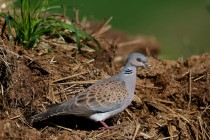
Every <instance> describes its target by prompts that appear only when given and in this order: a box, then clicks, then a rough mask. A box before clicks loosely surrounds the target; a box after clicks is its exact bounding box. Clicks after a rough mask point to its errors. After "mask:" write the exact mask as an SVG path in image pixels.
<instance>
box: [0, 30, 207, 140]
mask: <svg viewBox="0 0 210 140" xmlns="http://www.w3.org/2000/svg"><path fill="white" fill-rule="evenodd" d="M87 30H88V28H87ZM89 30H91V29H89ZM116 36H118V42H115V41H116V40H117V37H116ZM124 36H125V37H124ZM96 37H97V38H100V42H101V44H102V45H103V46H104V49H103V51H102V52H101V53H100V54H99V55H94V59H88V58H87V57H84V56H83V55H81V54H79V53H77V51H76V50H75V49H72V48H70V47H65V46H64V45H62V44H61V43H57V42H59V41H58V40H56V41H55V42H56V43H57V44H56V43H52V42H53V41H54V40H45V43H46V42H48V49H46V48H45V47H43V46H40V48H39V49H35V50H30V51H29V50H27V51H26V50H23V49H19V47H16V48H13V47H11V45H10V42H8V41H7V39H6V38H5V37H3V38H1V47H0V58H1V59H0V86H1V90H0V93H1V95H0V110H1V112H0V130H1V131H0V137H1V139H78V140H79V139H206V140H207V139H210V119H209V118H210V106H209V105H210V54H208V53H207V54H203V55H201V56H192V57H190V58H188V59H187V60H182V59H180V60H179V61H170V60H159V59H157V58H155V57H148V59H149V60H148V63H149V64H150V65H152V67H151V69H149V70H145V69H141V68H139V69H138V74H137V87H136V91H135V95H136V96H135V98H134V100H133V102H132V104H131V105H130V106H129V107H128V108H127V109H126V110H125V111H124V112H122V113H121V114H119V115H117V116H115V117H114V118H111V119H109V120H107V121H106V122H107V124H108V125H110V126H114V127H113V128H111V129H101V127H102V126H101V124H99V123H95V122H92V121H90V120H86V119H85V118H78V117H74V116H63V117H56V118H52V119H50V120H48V121H46V122H43V123H39V124H32V123H31V117H32V116H33V115H35V114H36V113H38V112H40V111H44V110H45V109H46V108H47V106H49V105H52V104H56V103H60V102H63V101H66V100H67V99H69V98H71V97H73V96H75V95H76V94H77V93H79V92H80V91H81V90H83V89H85V88H87V87H88V86H89V85H91V84H92V83H94V82H96V81H97V80H100V79H104V78H107V77H109V76H111V75H114V74H116V73H118V72H119V71H120V69H121V68H122V66H123V65H122V64H123V60H124V59H125V57H126V56H127V55H128V53H131V52H133V51H140V52H144V53H146V54H148V55H149V54H150V52H151V54H156V53H157V50H158V49H157V48H158V47H157V46H158V45H156V44H155V43H154V41H153V40H152V41H148V39H145V38H142V37H137V38H135V41H136V40H137V39H139V40H140V41H139V42H138V41H137V43H136V42H135V41H134V43H133V42H132V41H131V42H129V41H128V42H129V43H130V44H129V43H127V44H126V43H123V42H122V40H126V39H127V38H128V37H126V35H122V34H120V33H116V32H111V31H110V32H106V33H105V34H103V36H96ZM122 38H123V39H122ZM140 38H141V39H140ZM45 39H46V38H45ZM103 40H106V41H103ZM120 40H121V42H120ZM127 40H128V39H127ZM142 41H143V45H142V44H141V43H142ZM49 42H51V44H50V43H49ZM107 42H108V43H107ZM113 42H114V43H113ZM151 42H153V43H151ZM135 43H136V44H135ZM40 44H42V43H40ZM40 44H39V45H40ZM118 44H120V45H119V46H121V47H120V49H119V48H117V46H118ZM134 44H135V45H136V46H138V44H140V47H137V48H141V46H144V47H142V48H141V49H140V50H138V49H135V47H134V48H131V46H133V45H134ZM151 44H152V45H151ZM74 45H75V44H74ZM125 46H127V48H129V49H130V50H131V51H127V49H126V48H124V49H122V47H125ZM148 46H152V47H148ZM153 46H155V48H156V49H153ZM49 47H50V48H51V49H52V50H53V52H52V51H49ZM154 50H155V51H154ZM84 52H85V53H86V54H89V52H86V51H84ZM91 54H92V53H90V55H91ZM116 56H117V57H116ZM119 56H123V57H122V58H120V57H119ZM116 65H117V67H116Z"/></svg>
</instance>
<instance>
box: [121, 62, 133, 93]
mask: <svg viewBox="0 0 210 140" xmlns="http://www.w3.org/2000/svg"><path fill="white" fill-rule="evenodd" d="M121 75H122V77H123V80H124V81H125V82H126V85H129V86H130V89H132V91H130V92H134V90H135V87H136V67H135V66H132V65H128V64H127V65H126V66H125V67H124V69H123V70H122V72H121Z"/></svg>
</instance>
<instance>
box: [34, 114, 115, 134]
mask: <svg viewBox="0 0 210 140" xmlns="http://www.w3.org/2000/svg"><path fill="white" fill-rule="evenodd" d="M105 122H106V124H107V125H108V126H112V125H113V124H112V122H111V119H108V120H106V121H105ZM56 125H58V126H62V127H65V128H70V129H74V130H86V131H91V130H98V129H100V128H102V127H103V125H102V124H101V123H100V122H95V121H92V120H90V119H87V118H85V117H76V116H72V115H65V116H55V117H52V118H49V119H47V120H44V121H40V122H34V123H33V124H32V126H33V127H35V128H37V129H42V128H44V127H46V126H51V127H56Z"/></svg>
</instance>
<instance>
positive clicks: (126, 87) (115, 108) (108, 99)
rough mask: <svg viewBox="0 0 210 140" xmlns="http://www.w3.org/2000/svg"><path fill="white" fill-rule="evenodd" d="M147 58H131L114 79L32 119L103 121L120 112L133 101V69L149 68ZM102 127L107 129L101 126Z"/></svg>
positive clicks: (134, 82) (134, 71)
mask: <svg viewBox="0 0 210 140" xmlns="http://www.w3.org/2000/svg"><path fill="white" fill-rule="evenodd" d="M146 62H147V58H146V57H145V56H144V55H143V54H140V53H133V54H131V55H130V56H129V57H128V59H127V61H126V65H125V67H124V69H123V70H122V71H121V72H120V73H119V74H118V75H115V76H112V77H110V78H108V79H105V80H102V81H100V82H97V83H95V84H93V85H91V86H90V87H88V88H87V89H86V90H85V91H83V92H81V93H79V94H78V95H77V96H75V97H74V98H72V99H70V100H68V101H66V102H64V103H62V104H60V105H57V106H55V107H52V108H50V109H48V110H47V111H46V112H44V113H41V114H37V115H35V116H34V117H33V119H34V121H42V120H44V119H47V118H49V117H52V116H56V115H76V116H84V117H88V118H90V119H92V120H95V121H101V122H102V121H103V120H105V119H107V118H109V117H111V116H114V115H116V114H118V113H120V112H122V111H123V110H124V109H125V108H126V107H127V106H128V105H129V104H130V103H131V101H132V99H133V96H134V91H135V86H136V67H140V66H142V67H147V68H148V67H149V66H148V65H147V63H146ZM102 124H103V125H104V126H105V127H107V125H106V124H104V122H102Z"/></svg>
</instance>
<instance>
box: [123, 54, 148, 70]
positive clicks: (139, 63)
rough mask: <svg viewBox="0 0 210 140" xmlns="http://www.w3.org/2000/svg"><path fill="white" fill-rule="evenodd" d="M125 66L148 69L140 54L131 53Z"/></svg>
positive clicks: (144, 59) (145, 59)
mask: <svg viewBox="0 0 210 140" xmlns="http://www.w3.org/2000/svg"><path fill="white" fill-rule="evenodd" d="M126 64H128V65H132V66H136V67H145V68H150V65H148V64H147V58H146V56H144V55H143V54H141V53H132V54H131V55H129V57H128V59H127V61H126Z"/></svg>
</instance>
